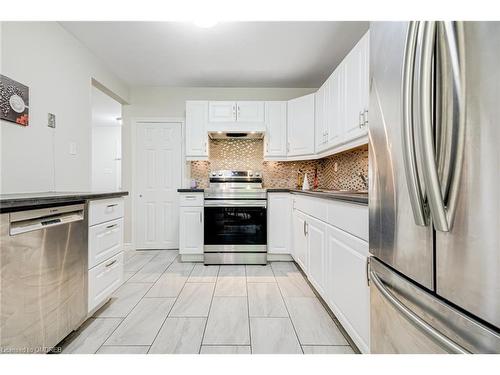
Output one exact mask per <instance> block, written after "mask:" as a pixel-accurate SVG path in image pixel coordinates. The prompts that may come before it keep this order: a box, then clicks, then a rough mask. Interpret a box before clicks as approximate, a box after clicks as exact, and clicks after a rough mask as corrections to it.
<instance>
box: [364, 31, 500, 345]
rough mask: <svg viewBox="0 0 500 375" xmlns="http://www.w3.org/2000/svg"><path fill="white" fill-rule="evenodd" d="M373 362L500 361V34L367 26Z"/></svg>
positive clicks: (494, 32)
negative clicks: (398, 358)
mask: <svg viewBox="0 0 500 375" xmlns="http://www.w3.org/2000/svg"><path fill="white" fill-rule="evenodd" d="M369 113H370V122H369V139H370V198H369V205H370V252H371V254H372V257H371V258H370V275H369V276H370V298H371V319H370V320H371V334H370V336H371V340H370V341H371V351H372V352H373V353H468V352H471V353H500V22H374V23H371V25H370V112H369Z"/></svg>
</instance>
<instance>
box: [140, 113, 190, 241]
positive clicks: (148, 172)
mask: <svg viewBox="0 0 500 375" xmlns="http://www.w3.org/2000/svg"><path fill="white" fill-rule="evenodd" d="M181 143H182V131H181V124H180V123H161V122H139V123H137V137H136V168H135V169H136V173H135V176H136V181H135V186H136V189H135V190H136V199H135V207H136V209H135V218H134V222H135V245H136V248H137V249H177V248H178V247H179V205H178V199H177V189H178V188H180V187H181V180H182V162H181V152H182V150H181Z"/></svg>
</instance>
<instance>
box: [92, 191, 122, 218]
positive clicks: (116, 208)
mask: <svg viewBox="0 0 500 375" xmlns="http://www.w3.org/2000/svg"><path fill="white" fill-rule="evenodd" d="M123 206H124V205H123V198H111V199H100V200H94V201H90V203H89V225H95V224H100V223H104V222H105V221H110V220H115V219H119V218H120V217H123Z"/></svg>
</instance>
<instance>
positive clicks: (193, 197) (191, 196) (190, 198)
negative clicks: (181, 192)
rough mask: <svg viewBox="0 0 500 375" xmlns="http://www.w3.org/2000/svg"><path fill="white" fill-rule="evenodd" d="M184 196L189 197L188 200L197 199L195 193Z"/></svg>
mask: <svg viewBox="0 0 500 375" xmlns="http://www.w3.org/2000/svg"><path fill="white" fill-rule="evenodd" d="M184 198H186V199H188V200H190V201H191V200H193V199H196V197H195V196H194V195H186V196H185V197H184Z"/></svg>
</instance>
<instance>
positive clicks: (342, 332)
mask: <svg viewBox="0 0 500 375" xmlns="http://www.w3.org/2000/svg"><path fill="white" fill-rule="evenodd" d="M293 263H295V266H296V267H297V269H298V270H299V272H300V273H301V274H302V276H303V278H304V280H305V281H306V283H307V285H309V287H310V288H311V290H312V291H313V293H314V295H315V296H316V298H317V299H318V301H319V303H321V305H322V306H323V308H324V309H325V310H326V313H327V314H328V315H329V316H330V318H331V319H332V320H333V323H334V324H335V326H336V327H337V328H338V329H339V331H340V333H341V334H342V336H344V338H345V339H346V341H347V343H348V346H350V347H351V349H352V350H353V352H354V353H355V354H361V351H360V350H359V349H358V347H357V345H356V344H355V343H354V341H353V340H352V338H351V336H349V334H348V333H347V331H346V330H345V329H344V327H343V326H342V324H340V321H339V320H338V318H337V317H336V316H335V314H334V313H333V311H332V310H331V309H330V307H329V306H328V304H327V303H326V301H325V300H324V299H323V297H321V296H320V295H319V293H318V291H317V290H316V288H314V286H313V285H312V284H311V282H310V281H309V279H308V278H307V276H306V274H305V273H304V271H302V268H300V266H299V265H298V264H296V262H295V261H293ZM310 298H312V297H310ZM306 346H309V345H306ZM338 346H346V345H338Z"/></svg>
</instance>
